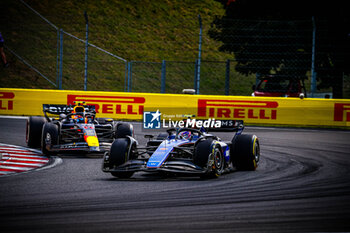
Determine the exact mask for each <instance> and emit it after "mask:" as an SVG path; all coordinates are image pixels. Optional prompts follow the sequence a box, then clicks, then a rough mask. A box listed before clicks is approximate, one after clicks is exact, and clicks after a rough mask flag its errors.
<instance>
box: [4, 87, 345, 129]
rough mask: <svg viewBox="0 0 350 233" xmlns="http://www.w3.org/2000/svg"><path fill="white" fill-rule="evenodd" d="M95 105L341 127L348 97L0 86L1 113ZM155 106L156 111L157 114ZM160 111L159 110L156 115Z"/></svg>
mask: <svg viewBox="0 0 350 233" xmlns="http://www.w3.org/2000/svg"><path fill="white" fill-rule="evenodd" d="M76 102H85V104H86V105H94V106H95V109H96V113H97V117H108V118H114V119H120V120H139V121H141V120H143V118H144V115H145V113H147V112H148V113H149V112H157V111H158V112H159V114H161V115H160V117H161V118H162V119H167V120H169V119H173V120H179V119H184V117H187V116H192V117H196V118H198V119H209V118H211V119H224V120H229V119H236V120H244V122H245V123H248V124H257V125H289V126H316V127H317V126H321V127H343V128H344V127H345V128H349V129H350V99H346V100H343V99H311V98H304V99H299V98H268V97H266V98H265V97H242V96H214V95H176V94H146V93H121V92H85V91H61V90H34V89H8V88H0V115H17V116H30V115H37V116H39V115H43V111H42V110H43V104H57V105H69V104H71V105H74V103H76ZM158 112H157V114H158ZM159 114H158V115H159Z"/></svg>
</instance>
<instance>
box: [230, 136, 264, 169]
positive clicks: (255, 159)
mask: <svg viewBox="0 0 350 233" xmlns="http://www.w3.org/2000/svg"><path fill="white" fill-rule="evenodd" d="M259 159H260V145H259V139H258V137H257V136H255V135H246V134H242V135H239V136H237V138H236V139H235V140H233V141H232V146H231V161H232V163H233V165H234V166H235V167H236V168H237V169H238V170H241V171H254V170H255V169H256V168H257V167H258V164H259Z"/></svg>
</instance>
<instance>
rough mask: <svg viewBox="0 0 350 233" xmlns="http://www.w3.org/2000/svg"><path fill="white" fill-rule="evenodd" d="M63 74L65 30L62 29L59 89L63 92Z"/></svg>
mask: <svg viewBox="0 0 350 233" xmlns="http://www.w3.org/2000/svg"><path fill="white" fill-rule="evenodd" d="M62 72H63V29H62V28H61V29H60V68H59V76H58V89H60V90H62V75H63V74H62Z"/></svg>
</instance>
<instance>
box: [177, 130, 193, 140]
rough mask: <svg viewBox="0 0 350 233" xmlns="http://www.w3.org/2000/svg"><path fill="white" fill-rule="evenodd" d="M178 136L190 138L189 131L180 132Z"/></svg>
mask: <svg viewBox="0 0 350 233" xmlns="http://www.w3.org/2000/svg"><path fill="white" fill-rule="evenodd" d="M180 136H181V137H182V138H184V139H190V138H191V131H183V132H180Z"/></svg>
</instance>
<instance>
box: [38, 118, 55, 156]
mask: <svg viewBox="0 0 350 233" xmlns="http://www.w3.org/2000/svg"><path fill="white" fill-rule="evenodd" d="M57 144H58V126H57V125H55V124H52V123H49V122H47V123H45V124H44V127H43V132H42V136H41V150H42V152H43V154H44V155H46V156H50V154H52V152H50V151H49V150H48V147H51V146H53V145H57Z"/></svg>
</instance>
